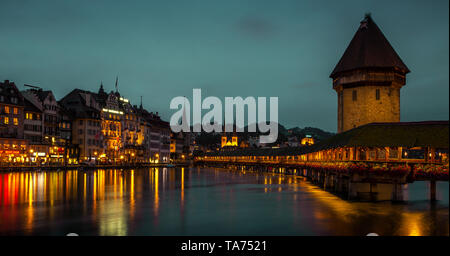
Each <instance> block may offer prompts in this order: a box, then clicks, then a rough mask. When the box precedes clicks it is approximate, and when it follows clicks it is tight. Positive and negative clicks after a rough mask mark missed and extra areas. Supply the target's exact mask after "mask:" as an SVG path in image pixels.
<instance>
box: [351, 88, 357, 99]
mask: <svg viewBox="0 0 450 256" xmlns="http://www.w3.org/2000/svg"><path fill="white" fill-rule="evenodd" d="M352 98H353V101H356V100H357V99H358V95H357V94H356V91H355V90H353V94H352Z"/></svg>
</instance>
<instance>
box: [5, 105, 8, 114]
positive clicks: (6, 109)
mask: <svg viewBox="0 0 450 256" xmlns="http://www.w3.org/2000/svg"><path fill="white" fill-rule="evenodd" d="M5 113H6V114H9V107H8V106H5Z"/></svg>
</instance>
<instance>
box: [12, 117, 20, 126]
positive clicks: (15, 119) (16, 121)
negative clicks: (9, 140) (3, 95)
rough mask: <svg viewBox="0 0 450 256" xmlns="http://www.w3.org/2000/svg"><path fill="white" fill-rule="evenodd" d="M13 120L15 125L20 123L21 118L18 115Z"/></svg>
mask: <svg viewBox="0 0 450 256" xmlns="http://www.w3.org/2000/svg"><path fill="white" fill-rule="evenodd" d="M13 121H14V125H19V119H18V118H17V117H14V119H13Z"/></svg>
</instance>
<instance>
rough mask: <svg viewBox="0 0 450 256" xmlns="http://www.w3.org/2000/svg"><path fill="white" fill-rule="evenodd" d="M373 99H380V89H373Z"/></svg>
mask: <svg viewBox="0 0 450 256" xmlns="http://www.w3.org/2000/svg"><path fill="white" fill-rule="evenodd" d="M375 99H376V100H380V89H376V91H375Z"/></svg>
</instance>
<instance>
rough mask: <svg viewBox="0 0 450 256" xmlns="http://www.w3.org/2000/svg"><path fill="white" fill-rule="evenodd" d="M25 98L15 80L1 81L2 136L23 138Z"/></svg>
mask: <svg viewBox="0 0 450 256" xmlns="http://www.w3.org/2000/svg"><path fill="white" fill-rule="evenodd" d="M23 110H24V99H23V96H22V94H21V93H20V91H19V90H18V89H17V87H16V85H15V84H14V82H10V81H9V80H5V81H4V82H0V137H3V138H19V139H23Z"/></svg>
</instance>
